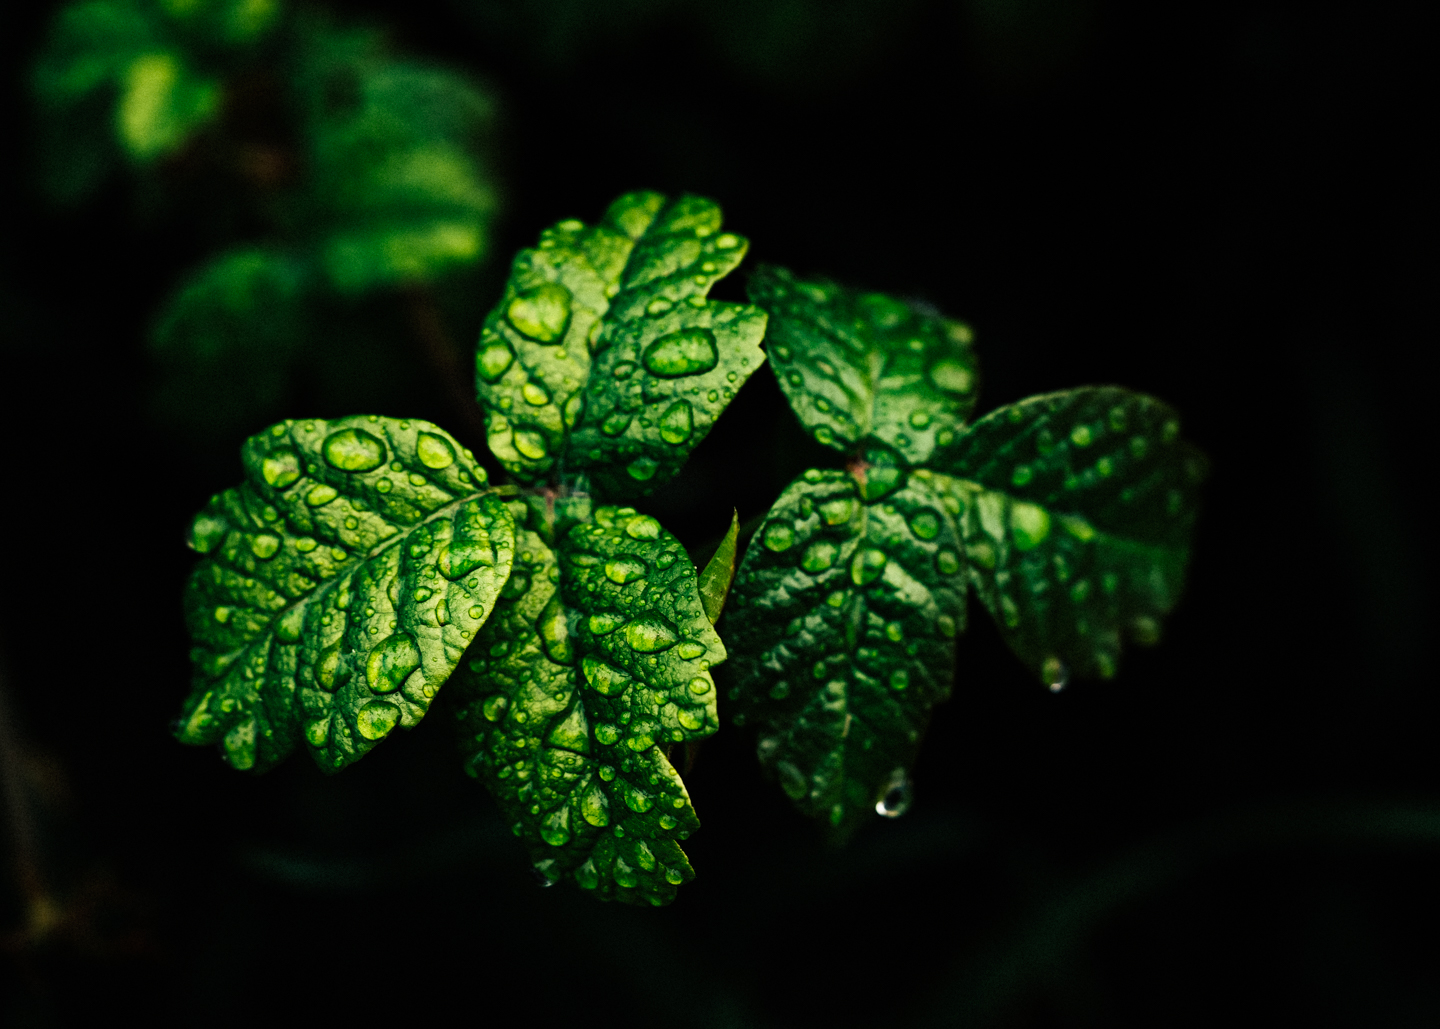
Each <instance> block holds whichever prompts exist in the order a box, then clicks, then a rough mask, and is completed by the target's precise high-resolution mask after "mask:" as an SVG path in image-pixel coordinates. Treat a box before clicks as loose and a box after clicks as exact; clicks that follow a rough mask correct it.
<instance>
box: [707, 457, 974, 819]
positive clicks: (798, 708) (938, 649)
mask: <svg viewBox="0 0 1440 1029" xmlns="http://www.w3.org/2000/svg"><path fill="white" fill-rule="evenodd" d="M959 572H960V542H959V539H958V536H957V533H956V527H955V523H954V521H953V520H952V518H951V517H950V514H949V512H947V510H946V508H945V506H944V504H943V503H942V500H941V498H940V497H939V496H938V495H936V494H935V493H933V492H932V491H931V490H930V489H929V488H928V487H927V486H926V485H925V483H924V482H922V481H920V480H919V479H917V478H915V477H912V478H911V479H910V481H909V482H908V483H903V484H901V485H900V486H899V487H898V488H896V489H894V490H892V491H891V492H890V493H889V494H888V495H887V496H885V497H884V499H883V500H880V501H878V502H875V503H872V504H866V503H864V501H863V500H862V498H861V494H860V488H859V484H858V483H857V482H856V481H855V479H854V478H852V477H851V476H850V475H848V474H846V473H844V472H822V471H816V470H811V471H808V472H806V473H805V474H804V476H802V477H801V478H800V479H798V480H797V481H795V482H794V483H792V484H791V485H790V487H789V488H788V489H786V490H785V492H784V493H782V494H781V495H780V499H779V500H777V501H776V502H775V505H774V506H773V507H772V508H771V509H770V513H769V515H768V516H767V517H766V519H765V522H764V524H763V525H762V526H761V527H760V529H759V531H758V532H756V534H755V536H754V537H753V538H752V539H751V541H750V545H749V546H748V547H747V548H746V550H745V557H744V560H743V561H742V562H741V565H740V570H739V572H738V573H737V575H736V578H735V585H734V588H733V590H732V599H731V603H730V610H729V613H728V614H727V615H726V616H725V625H724V628H725V635H726V639H727V640H729V645H730V647H731V649H732V651H733V653H734V654H735V658H734V662H733V666H732V674H733V680H734V683H735V685H734V686H733V687H732V688H731V689H730V691H729V693H728V694H727V696H728V697H729V698H730V699H731V700H733V701H735V706H736V715H735V722H736V724H737V725H740V724H747V723H748V724H753V725H755V726H756V727H757V728H758V730H759V757H760V762H761V764H762V765H764V766H765V767H766V768H767V769H768V770H769V771H770V772H771V774H773V775H775V776H776V778H778V779H779V782H780V786H781V788H783V789H784V791H785V792H786V793H787V794H788V795H789V796H790V798H791V799H792V800H793V801H795V803H796V805H797V806H798V807H799V808H800V810H801V811H803V812H805V813H806V814H808V815H811V816H813V817H815V818H819V819H821V820H823V821H824V822H825V823H827V824H828V825H829V826H831V827H832V830H833V832H834V833H835V835H837V836H839V837H841V838H843V837H845V836H848V835H849V834H850V833H851V832H852V831H854V829H856V828H857V827H858V826H859V825H860V824H861V823H862V822H863V821H864V819H865V818H866V817H867V816H869V814H870V813H871V812H872V811H879V812H880V813H882V814H898V813H899V812H900V811H901V810H903V804H904V802H905V801H904V797H905V796H906V795H907V793H908V787H907V785H906V784H907V782H908V773H909V769H910V767H911V765H912V764H913V762H914V759H915V753H916V750H917V748H918V746H919V741H920V736H921V734H922V733H923V732H924V730H925V726H926V724H927V723H928V721H929V713H930V709H931V708H932V707H933V706H934V705H935V704H937V703H939V702H940V701H942V700H944V699H945V698H946V697H948V696H949V695H950V685H951V680H952V676H953V673H954V666H955V636H956V634H957V633H958V632H960V631H961V630H963V629H964V624H965V607H964V580H963V578H962V577H961V576H960V574H959Z"/></svg>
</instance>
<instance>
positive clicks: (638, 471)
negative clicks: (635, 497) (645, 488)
mask: <svg viewBox="0 0 1440 1029" xmlns="http://www.w3.org/2000/svg"><path fill="white" fill-rule="evenodd" d="M659 467H660V463H659V462H658V461H656V460H655V459H654V458H653V457H637V458H636V459H635V460H633V461H631V462H630V463H629V464H628V465H626V466H625V471H626V473H628V474H629V476H630V478H632V479H634V480H635V481H636V482H648V481H649V480H650V479H651V478H653V477H654V475H655V472H656V470H657V469H658V468H659Z"/></svg>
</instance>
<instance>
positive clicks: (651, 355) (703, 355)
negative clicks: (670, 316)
mask: <svg viewBox="0 0 1440 1029" xmlns="http://www.w3.org/2000/svg"><path fill="white" fill-rule="evenodd" d="M640 360H641V361H642V362H643V363H644V365H645V370H646V371H648V372H649V373H650V374H651V375H655V376H658V377H660V378H662V379H674V378H679V377H681V376H684V375H698V374H699V373H701V372H708V371H709V370H710V369H711V368H714V367H715V365H716V364H718V363H719V361H720V352H719V351H718V350H717V349H716V347H715V335H714V333H712V332H711V331H710V330H709V329H682V330H681V331H679V332H672V333H670V334H669V335H666V336H661V337H660V338H659V339H657V340H656V341H655V342H653V343H651V344H650V345H649V346H648V347H646V348H645V352H644V353H643V354H642V355H641V358H640Z"/></svg>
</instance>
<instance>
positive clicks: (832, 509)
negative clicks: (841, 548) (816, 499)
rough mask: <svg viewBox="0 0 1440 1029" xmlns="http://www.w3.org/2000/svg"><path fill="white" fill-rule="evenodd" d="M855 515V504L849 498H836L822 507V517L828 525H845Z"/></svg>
mask: <svg viewBox="0 0 1440 1029" xmlns="http://www.w3.org/2000/svg"><path fill="white" fill-rule="evenodd" d="M854 513H855V502H854V501H853V500H851V499H850V498H848V497H836V498H835V499H834V500H827V501H825V503H823V504H821V505H820V517H821V518H822V519H824V521H825V524H826V525H844V524H845V523H846V522H848V521H849V520H850V516H851V515H853V514H854Z"/></svg>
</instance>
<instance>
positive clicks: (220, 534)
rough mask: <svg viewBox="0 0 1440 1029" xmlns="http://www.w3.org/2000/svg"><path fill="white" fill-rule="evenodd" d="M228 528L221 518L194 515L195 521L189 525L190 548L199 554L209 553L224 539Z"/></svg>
mask: <svg viewBox="0 0 1440 1029" xmlns="http://www.w3.org/2000/svg"><path fill="white" fill-rule="evenodd" d="M228 528H229V527H228V525H227V524H226V522H225V520H224V519H223V518H214V517H211V516H210V515H208V514H198V515H196V516H195V521H194V522H192V523H191V524H190V548H191V549H192V550H194V551H195V552H196V553H199V554H208V553H210V551H212V550H214V549H215V548H216V547H217V546H219V545H220V543H221V541H222V540H224V539H225V533H226V530H227V529H228Z"/></svg>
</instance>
